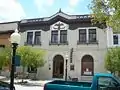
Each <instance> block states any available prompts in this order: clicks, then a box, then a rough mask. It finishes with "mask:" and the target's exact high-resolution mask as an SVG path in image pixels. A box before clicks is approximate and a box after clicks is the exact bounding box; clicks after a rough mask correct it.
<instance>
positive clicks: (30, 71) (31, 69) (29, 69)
mask: <svg viewBox="0 0 120 90" xmlns="http://www.w3.org/2000/svg"><path fill="white" fill-rule="evenodd" d="M27 71H28V72H29V73H37V69H36V68H34V67H28V70H27Z"/></svg>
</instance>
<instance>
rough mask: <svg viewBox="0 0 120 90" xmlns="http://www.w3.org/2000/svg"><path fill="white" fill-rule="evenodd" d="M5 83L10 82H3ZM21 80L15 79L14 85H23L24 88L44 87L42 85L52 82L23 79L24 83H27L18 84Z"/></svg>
mask: <svg viewBox="0 0 120 90" xmlns="http://www.w3.org/2000/svg"><path fill="white" fill-rule="evenodd" d="M4 81H5V82H8V83H9V82H10V80H4ZM21 81H22V80H21V79H15V80H14V83H15V84H19V85H25V86H42V87H43V86H44V84H46V83H48V82H50V81H52V80H36V81H34V80H30V79H24V81H25V82H27V83H20V82H21Z"/></svg>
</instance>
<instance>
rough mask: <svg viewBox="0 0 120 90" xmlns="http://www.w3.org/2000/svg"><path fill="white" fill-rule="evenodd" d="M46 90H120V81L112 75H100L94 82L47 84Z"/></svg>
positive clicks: (95, 76) (96, 76)
mask: <svg viewBox="0 0 120 90" xmlns="http://www.w3.org/2000/svg"><path fill="white" fill-rule="evenodd" d="M44 90H120V80H119V78H118V77H116V76H114V75H112V74H106V73H99V74H95V75H94V76H93V80H92V82H74V81H63V80H54V81H52V82H48V83H46V84H45V85H44Z"/></svg>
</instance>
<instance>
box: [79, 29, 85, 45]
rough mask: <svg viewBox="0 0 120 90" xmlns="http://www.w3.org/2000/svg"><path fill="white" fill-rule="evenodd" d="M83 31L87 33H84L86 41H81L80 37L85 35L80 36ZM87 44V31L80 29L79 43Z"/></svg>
mask: <svg viewBox="0 0 120 90" xmlns="http://www.w3.org/2000/svg"><path fill="white" fill-rule="evenodd" d="M81 30H85V33H84V35H85V41H81V39H80V35H83V33H81V34H80V31H81ZM86 42H87V29H79V43H86Z"/></svg>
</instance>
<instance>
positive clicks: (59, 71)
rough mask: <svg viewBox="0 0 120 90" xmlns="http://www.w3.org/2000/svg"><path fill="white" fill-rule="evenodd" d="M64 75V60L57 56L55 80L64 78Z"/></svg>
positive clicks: (55, 60)
mask: <svg viewBox="0 0 120 90" xmlns="http://www.w3.org/2000/svg"><path fill="white" fill-rule="evenodd" d="M63 75H64V58H63V56H61V55H56V56H55V57H54V58H53V78H63Z"/></svg>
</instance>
